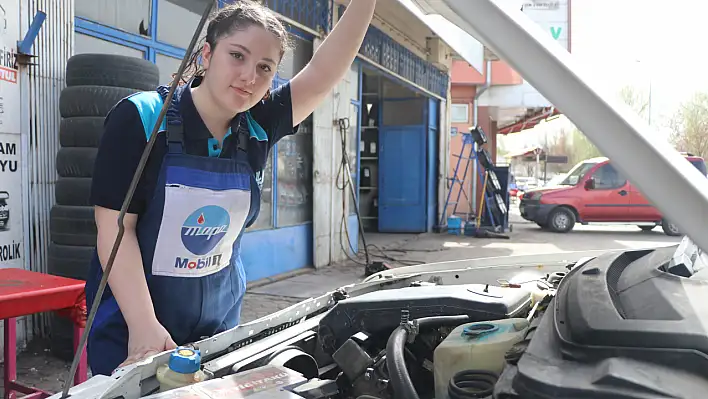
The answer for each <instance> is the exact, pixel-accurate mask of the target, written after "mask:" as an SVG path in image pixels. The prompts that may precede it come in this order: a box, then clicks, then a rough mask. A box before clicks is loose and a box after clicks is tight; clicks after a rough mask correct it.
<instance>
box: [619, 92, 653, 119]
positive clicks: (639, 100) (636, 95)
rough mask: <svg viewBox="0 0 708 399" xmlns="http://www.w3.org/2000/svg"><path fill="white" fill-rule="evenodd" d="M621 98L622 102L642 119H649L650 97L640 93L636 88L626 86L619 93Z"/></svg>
mask: <svg viewBox="0 0 708 399" xmlns="http://www.w3.org/2000/svg"><path fill="white" fill-rule="evenodd" d="M619 97H620V100H622V102H624V103H625V104H627V105H629V107H630V108H632V109H633V110H634V112H636V113H637V115H639V116H641V117H642V118H648V117H649V112H651V108H650V107H649V97H648V96H645V95H644V93H642V92H640V91H638V90H637V89H636V88H635V87H634V86H624V87H622V89H620V91H619Z"/></svg>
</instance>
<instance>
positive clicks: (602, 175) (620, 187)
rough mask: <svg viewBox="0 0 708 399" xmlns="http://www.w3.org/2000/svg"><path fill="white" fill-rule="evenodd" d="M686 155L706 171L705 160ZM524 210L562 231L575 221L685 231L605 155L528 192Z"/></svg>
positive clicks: (527, 215)
mask: <svg viewBox="0 0 708 399" xmlns="http://www.w3.org/2000/svg"><path fill="white" fill-rule="evenodd" d="M683 155H684V157H685V158H686V160H688V161H689V162H690V163H691V164H692V165H693V166H695V167H696V168H697V169H698V170H700V171H701V173H703V175H704V176H705V175H706V164H705V161H704V160H703V158H701V157H697V156H694V155H692V154H687V153H684V154H683ZM519 210H520V211H521V217H523V218H524V219H526V220H530V221H532V222H535V223H536V224H538V225H539V226H540V227H542V228H548V229H550V230H552V231H555V232H559V233H567V232H569V231H571V230H573V227H574V226H575V224H576V223H580V224H584V225H585V224H588V223H621V224H636V225H637V226H639V228H641V229H642V230H644V231H650V230H652V229H654V228H655V227H656V226H661V228H662V229H663V230H664V233H666V234H667V235H670V236H678V235H681V232H680V231H679V229H678V227H677V226H676V225H675V224H673V223H671V222H670V221H668V220H667V219H666V218H664V216H663V215H662V214H661V212H660V211H659V210H658V209H656V208H655V207H654V206H653V205H652V204H651V203H650V202H649V200H648V199H647V198H646V197H645V196H644V195H643V194H642V193H641V192H640V191H639V190H638V189H637V188H636V187H635V186H634V185H633V184H632V183H631V182H630V181H629V180H627V178H626V177H624V176H622V174H621V173H620V172H619V171H618V170H617V169H615V168H614V166H612V164H611V163H610V160H609V159H607V158H604V157H599V158H592V159H587V160H585V161H582V162H580V163H578V164H577V165H575V166H574V167H573V168H572V169H571V170H570V172H568V173H567V174H566V175H565V178H564V179H562V180H561V181H560V182H558V184H556V185H553V186H551V185H549V186H546V187H542V188H537V189H533V190H529V191H527V192H525V193H524V195H523V196H522V198H521V202H520V204H519Z"/></svg>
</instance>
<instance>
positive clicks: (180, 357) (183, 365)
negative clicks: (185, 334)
mask: <svg viewBox="0 0 708 399" xmlns="http://www.w3.org/2000/svg"><path fill="white" fill-rule="evenodd" d="M201 363H202V355H201V353H200V352H199V350H198V349H192V348H187V347H182V346H181V347H178V348H176V349H175V350H174V351H173V352H172V354H171V355H170V363H169V367H170V370H172V371H174V372H175V373H180V374H191V373H196V372H197V371H199V366H201Z"/></svg>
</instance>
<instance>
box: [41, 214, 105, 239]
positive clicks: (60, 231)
mask: <svg viewBox="0 0 708 399" xmlns="http://www.w3.org/2000/svg"><path fill="white" fill-rule="evenodd" d="M49 234H50V239H51V240H52V242H53V243H55V244H59V245H77V246H87V247H91V246H94V245H96V237H97V235H98V233H97V231H96V221H95V219H94V210H93V207H92V206H64V205H54V206H53V207H52V210H51V213H50V214H49Z"/></svg>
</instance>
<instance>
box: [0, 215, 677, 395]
mask: <svg viewBox="0 0 708 399" xmlns="http://www.w3.org/2000/svg"><path fill="white" fill-rule="evenodd" d="M512 220H513V232H511V233H509V236H510V238H511V239H509V240H502V239H477V238H471V237H464V236H452V235H448V234H423V235H387V234H371V235H369V236H367V242H368V243H369V245H370V252H371V256H372V258H373V259H375V260H384V261H387V262H389V263H390V264H392V265H393V266H397V267H400V266H403V265H405V264H414V263H421V262H440V261H449V260H459V259H469V258H481V257H493V256H507V255H524V254H538V253H548V252H557V251H574V250H590V249H617V248H638V247H645V246H663V245H670V244H672V243H676V242H678V241H679V240H680V239H679V238H673V237H668V236H666V235H664V233H663V232H662V231H661V229H660V228H656V229H655V230H654V231H652V232H642V231H641V230H639V228H637V227H636V226H577V227H576V229H575V230H574V231H573V232H571V233H569V234H555V233H551V232H546V231H542V230H541V229H539V228H538V227H537V226H536V225H535V224H530V223H523V222H521V221H520V220H519V219H518V216H515V217H514V219H512ZM357 260H358V261H360V262H361V261H363V256H360V257H358V258H357ZM363 277H364V275H363V266H361V265H359V264H356V263H354V262H348V263H345V264H343V265H337V266H332V267H328V268H324V269H321V270H307V271H303V272H300V273H297V274H296V275H294V276H292V277H289V278H287V279H285V280H281V281H275V282H270V283H267V284H263V283H262V282H261V284H260V285H257V286H252V287H250V288H249V292H248V293H247V294H246V297H245V299H244V307H243V316H242V317H243V321H244V322H246V321H250V320H254V319H256V318H258V317H262V316H265V315H267V314H269V313H272V312H274V311H276V310H279V309H283V308H285V307H287V306H289V305H291V304H294V303H297V302H299V301H301V300H303V299H305V298H308V297H310V296H313V295H318V294H321V293H322V292H325V291H327V290H331V289H334V288H337V287H340V286H342V285H345V284H349V283H352V282H355V281H359V280H361V279H362V278H363ZM0 368H1V367H0ZM66 370H68V366H67V364H66V363H64V362H62V361H59V360H56V359H53V358H52V357H51V356H49V353H48V351H47V350H46V343H43V342H35V343H34V344H33V345H32V347H31V348H29V350H28V351H26V352H24V353H22V354H21V355H20V359H19V374H20V379H21V380H23V381H26V382H28V383H30V384H33V385H36V386H39V387H42V388H44V389H47V390H50V391H56V390H59V389H61V382H60V381H61V380H63V379H64V377H65V376H66V373H67V371H66Z"/></svg>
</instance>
